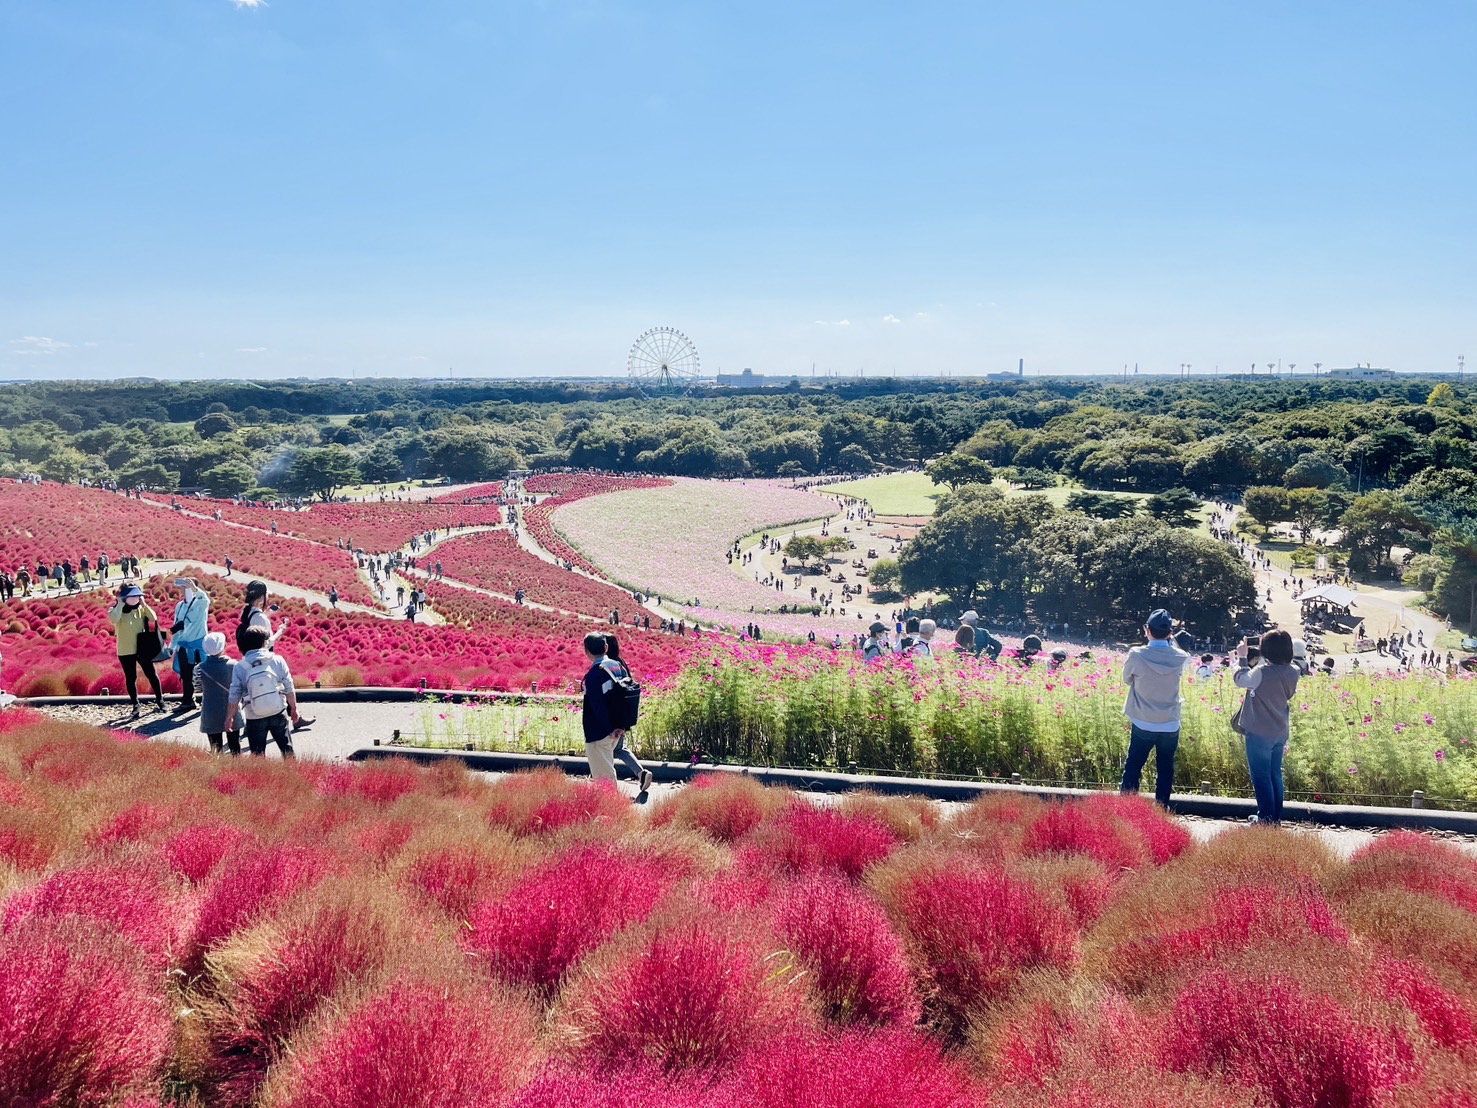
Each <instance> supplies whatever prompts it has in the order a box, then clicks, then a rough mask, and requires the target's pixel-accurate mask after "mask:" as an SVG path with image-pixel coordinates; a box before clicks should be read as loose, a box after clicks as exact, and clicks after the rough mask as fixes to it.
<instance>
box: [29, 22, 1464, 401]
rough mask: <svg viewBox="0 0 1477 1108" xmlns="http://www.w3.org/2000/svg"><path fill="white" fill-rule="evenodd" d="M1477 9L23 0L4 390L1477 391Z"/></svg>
mask: <svg viewBox="0 0 1477 1108" xmlns="http://www.w3.org/2000/svg"><path fill="white" fill-rule="evenodd" d="M1474 41H1477V5H1474V4H1472V3H1470V2H1453V3H1442V2H1432V3H1423V4H1412V5H1403V4H1391V3H1388V2H1381V3H1369V2H1361V0H1353V2H1340V3H1332V2H1323V0H1299V2H1297V3H1292V4H1288V3H1286V2H1276V3H1274V2H1262V0H1236V2H1234V3H1221V2H1205V0H1190V2H1185V0H1180V2H1178V3H1158V2H1155V3H1147V2H1137V0H1120V2H1116V3H1110V2H1107V0H1100V2H1078V3H1064V2H1055V0H1039V2H1031V3H1027V2H1021V0H1017V2H1014V3H1009V4H1006V3H994V2H976V3H929V2H918V3H912V4H896V3H889V4H880V3H866V2H861V3H857V2H852V3H829V2H810V3H806V2H799V3H793V2H792V3H784V4H781V3H769V2H751V3H747V4H742V5H740V4H713V3H701V2H698V3H687V4H676V3H672V4H663V3H634V2H632V3H621V2H604V0H590V2H583V3H575V2H564V0H543V2H523V0H477V2H473V0H415V2H413V3H399V4H397V3H390V2H388V0H354V2H349V0H271V3H270V5H268V4H266V3H248V2H242V0H114V2H112V3H104V2H101V0H0V105H3V106H0V122H3V125H4V126H3V131H4V135H5V149H6V155H7V156H6V158H5V166H4V170H3V172H0V234H3V237H0V243H3V249H0V377H18V376H21V377H25V376H29V377H34V376H42V375H66V376H83V377H107V376H116V375H132V374H149V375H154V376H192V377H199V376H211V375H226V376H261V377H267V376H296V375H323V374H328V375H343V376H347V375H349V374H350V373H351V372H353V373H358V374H359V375H361V376H362V375H391V374H393V375H402V374H403V375H416V376H426V375H431V374H436V375H443V374H445V373H446V372H447V371H448V370H449V369H454V370H455V371H456V372H457V374H458V375H462V374H466V375H468V376H473V375H477V376H501V375H525V374H605V373H620V372H623V370H624V361H625V351H626V348H627V347H628V346H629V344H630V343H631V341H632V340H633V339H634V338H635V337H636V336H637V335H638V334H639V333H640V332H642V331H644V330H645V329H646V328H647V327H650V326H653V325H657V324H670V325H673V326H677V327H680V328H681V329H683V330H684V331H686V332H687V333H688V334H689V335H691V336H692V337H693V339H694V340H695V341H696V343H697V345H698V347H699V350H700V351H701V353H702V356H703V362H704V366H705V368H709V369H717V368H719V367H721V368H722V369H723V370H724V371H735V370H738V369H740V368H742V367H744V366H753V367H754V368H755V369H756V371H761V372H764V371H769V372H794V371H797V370H798V371H802V372H809V370H810V367H811V366H812V365H815V366H816V367H817V368H818V370H819V371H822V372H824V371H825V370H827V369H831V370H834V371H835V372H837V373H856V372H858V371H859V370H861V369H863V368H865V370H866V371H867V372H868V373H869V374H872V373H887V372H898V373H931V372H953V373H973V372H982V371H993V370H1001V369H1013V368H1014V367H1015V364H1016V359H1017V358H1018V357H1024V358H1025V359H1026V364H1027V368H1028V370H1043V371H1068V372H1091V371H1111V370H1115V369H1117V368H1119V367H1121V366H1122V365H1123V364H1125V363H1129V364H1132V363H1135V362H1136V363H1139V364H1140V365H1142V366H1143V368H1144V370H1145V371H1156V372H1163V371H1175V370H1176V369H1177V367H1178V366H1179V365H1180V364H1181V363H1185V362H1188V363H1190V364H1191V365H1192V366H1193V367H1194V369H1195V370H1196V371H1201V370H1211V369H1213V368H1215V367H1217V366H1219V367H1220V368H1221V369H1222V370H1230V369H1233V368H1234V369H1245V368H1246V367H1247V366H1249V365H1250V364H1251V363H1252V362H1253V361H1255V362H1257V363H1258V364H1261V365H1265V364H1266V363H1268V362H1274V361H1277V360H1278V359H1281V360H1283V361H1284V362H1292V363H1298V364H1299V367H1300V368H1304V367H1308V366H1311V365H1312V363H1313V362H1315V361H1321V362H1323V363H1324V364H1325V366H1328V365H1350V364H1354V363H1356V362H1371V363H1373V364H1375V365H1389V366H1392V367H1395V368H1402V369H1424V370H1446V369H1451V368H1454V366H1455V360H1456V356H1457V355H1458V354H1469V355H1471V356H1472V358H1473V360H1474V368H1477V265H1474V262H1477V258H1474V250H1473V247H1474V245H1477V230H1474V219H1477V214H1474V213H1477V204H1474V201H1473V197H1474V194H1477V173H1474V169H1477V85H1474V70H1473V56H1472V51H1471V44H1472V43H1473V42H1474Z"/></svg>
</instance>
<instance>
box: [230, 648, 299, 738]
mask: <svg viewBox="0 0 1477 1108" xmlns="http://www.w3.org/2000/svg"><path fill="white" fill-rule="evenodd" d="M241 641H242V643H243V644H244V645H245V647H246V654H245V656H244V657H243V658H242V659H241V661H239V662H237V663H236V668H235V670H234V671H233V672H232V674H231V689H230V693H229V694H228V696H227V703H226V718H227V719H232V718H234V717H235V715H236V709H237V708H238V707H239V708H240V709H241V714H242V715H244V716H245V717H246V745H247V747H248V748H249V749H250V750H251V753H252V754H253V755H255V756H257V757H265V756H266V753H267V739H268V737H270V738H271V739H272V740H273V741H274V742H276V744H277V749H278V750H280V751H282V757H284V758H294V757H296V754H294V752H293V749H292V735H291V734H290V732H289V731H288V725H289V721H290V722H291V724H292V725H293V726H298V725H299V724H300V723H301V719H302V717H301V716H299V715H298V710H297V690H296V689H295V688H294V687H293V684H292V671H291V670H290V669H288V668H287V663H286V662H285V661H283V660H282V659H281V658H279V657H278V656H277V655H275V654H273V653H272V652H271V651H270V650H269V649H268V648H267V632H266V631H264V630H263V629H262V628H260V627H256V626H252V627H248V628H246V630H245V631H242V632H241Z"/></svg>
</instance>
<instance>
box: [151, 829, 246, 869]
mask: <svg viewBox="0 0 1477 1108" xmlns="http://www.w3.org/2000/svg"><path fill="white" fill-rule="evenodd" d="M248 837H249V836H248V835H247V833H246V832H245V831H243V830H242V829H241V828H239V827H236V826H234V825H232V824H229V823H220V822H215V823H197V824H195V825H194V826H192V827H186V828H184V829H183V830H181V831H177V832H176V833H175V834H174V835H173V836H172V837H171V838H170V839H169V840H167V841H166V842H165V844H164V846H163V848H162V853H163V855H164V857H165V859H166V860H167V861H168V862H169V866H170V868H171V869H172V870H174V872H175V873H177V874H179V875H180V876H181V877H185V878H188V879H189V880H190V881H193V882H196V883H199V882H201V881H204V880H205V879H206V878H207V877H209V876H210V875H211V874H212V873H214V872H215V868H216V866H218V865H220V864H221V860H222V859H223V858H225V856H226V855H227V854H230V853H231V851H233V850H235V849H236V848H237V847H238V846H240V845H241V843H242V842H244V841H245V840H246V839H247V838H248Z"/></svg>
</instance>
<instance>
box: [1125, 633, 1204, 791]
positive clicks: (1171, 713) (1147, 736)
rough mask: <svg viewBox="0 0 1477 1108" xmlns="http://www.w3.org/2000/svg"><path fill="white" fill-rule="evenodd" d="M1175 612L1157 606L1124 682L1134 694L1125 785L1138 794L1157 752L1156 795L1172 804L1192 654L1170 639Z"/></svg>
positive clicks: (1127, 665)
mask: <svg viewBox="0 0 1477 1108" xmlns="http://www.w3.org/2000/svg"><path fill="white" fill-rule="evenodd" d="M1173 631H1174V617H1173V616H1171V615H1170V614H1169V613H1168V612H1167V611H1165V610H1164V609H1163V608H1155V609H1154V610H1153V611H1152V612H1150V613H1149V618H1148V619H1146V620H1145V621H1144V636H1145V638H1146V640H1147V641H1146V642H1145V644H1144V645H1143V646H1136V647H1134V648H1133V649H1132V650H1130V651H1129V652H1128V658H1127V660H1126V661H1125V662H1124V663H1123V683H1124V684H1125V685H1127V686H1128V699H1127V700H1126V701H1125V702H1124V704H1123V714H1124V715H1126V716H1127V717H1128V723H1129V737H1128V758H1127V760H1126V761H1125V762H1124V764H1123V781H1122V782H1121V784H1120V785H1119V790H1120V791H1121V792H1124V793H1134V794H1137V793H1138V791H1139V783H1140V781H1141V780H1142V777H1143V772H1144V763H1145V762H1147V761H1148V760H1149V755H1150V754H1151V753H1153V754H1154V755H1155V768H1156V773H1155V777H1154V799H1155V800H1156V801H1158V802H1159V804H1160V805H1161V806H1162V807H1165V808H1167V807H1169V796H1170V793H1171V792H1172V791H1173V790H1174V759H1175V754H1176V753H1178V751H1179V746H1180V707H1181V705H1182V703H1183V700H1182V698H1181V697H1180V682H1181V680H1182V679H1183V677H1184V672H1185V665H1186V664H1187V663H1188V662H1189V660H1190V656H1189V655H1188V654H1186V653H1185V652H1184V651H1183V650H1181V649H1180V648H1179V647H1177V646H1176V645H1175V644H1174V642H1173V641H1172V640H1171V639H1170V635H1171V634H1172V633H1173Z"/></svg>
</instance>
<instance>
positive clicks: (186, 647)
mask: <svg viewBox="0 0 1477 1108" xmlns="http://www.w3.org/2000/svg"><path fill="white" fill-rule="evenodd" d="M174 583H175V586H176V587H177V588H178V589H179V590H180V599H179V602H178V603H177V604H175V606H174V626H173V627H171V628H170V630H171V631H172V632H173V633H174V671H175V672H176V673H178V674H179V679H180V687H181V688H182V689H183V690H184V696H183V698H181V700H180V703H179V707H178V708H176V709H175V710H174V714H175V715H177V716H178V715H183V714H184V713H186V712H191V711H194V709H195V667H196V666H198V665H199V664H200V663H201V662H203V661H205V636H206V635H207V634H209V632H210V627H209V620H210V597H208V596H207V595H205V593H203V592H202V591H201V590H200V585H199V583H198V582H197V581H196V580H195V579H194V578H193V577H176V578H175V579H174Z"/></svg>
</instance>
